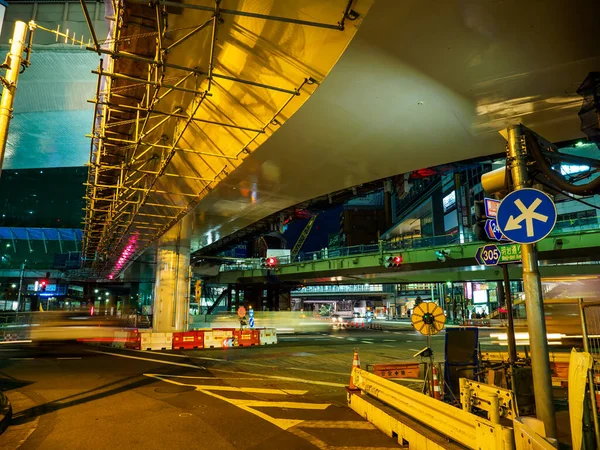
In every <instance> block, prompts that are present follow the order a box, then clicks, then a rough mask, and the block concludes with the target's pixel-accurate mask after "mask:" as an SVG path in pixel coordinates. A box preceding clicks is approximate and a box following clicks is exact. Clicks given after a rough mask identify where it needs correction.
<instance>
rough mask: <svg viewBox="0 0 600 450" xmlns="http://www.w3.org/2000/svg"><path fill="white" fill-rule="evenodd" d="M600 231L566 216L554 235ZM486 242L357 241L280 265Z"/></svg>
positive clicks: (248, 264)
mask: <svg viewBox="0 0 600 450" xmlns="http://www.w3.org/2000/svg"><path fill="white" fill-rule="evenodd" d="M589 232H600V226H599V224H598V222H597V221H591V220H585V221H584V220H581V221H578V220H564V221H560V222H557V223H556V226H555V227H554V230H553V231H552V233H551V234H550V235H551V236H560V235H561V234H567V233H571V234H572V233H589ZM476 242H481V243H482V244H484V243H485V242H483V241H479V240H477V239H476V238H475V236H474V235H472V234H469V233H467V234H464V235H463V236H462V239H461V238H460V237H459V236H458V235H456V234H449V235H442V236H427V237H420V238H406V239H402V240H399V241H379V242H378V243H377V244H365V245H354V246H350V247H340V248H332V249H329V248H324V249H322V250H319V251H316V252H300V253H299V254H298V255H297V256H296V257H295V258H290V257H289V256H279V257H277V265H278V266H281V265H286V264H295V263H300V262H308V261H319V260H324V259H332V258H343V257H347V256H355V255H369V254H375V253H380V252H393V251H405V250H412V249H422V248H432V247H433V248H436V247H443V246H445V245H456V244H467V243H476ZM262 268H263V267H262V266H261V259H260V258H246V259H244V260H243V262H240V263H236V264H224V265H223V266H221V271H222V272H227V271H233V270H256V269H262Z"/></svg>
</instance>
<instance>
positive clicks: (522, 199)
mask: <svg viewBox="0 0 600 450" xmlns="http://www.w3.org/2000/svg"><path fill="white" fill-rule="evenodd" d="M496 220H497V221H498V227H499V228H500V230H501V231H502V233H503V234H504V236H506V237H507V238H508V239H510V240H511V241H514V242H518V243H519V244H533V243H534V242H537V241H540V240H542V239H544V238H545V237H546V236H548V234H550V232H551V231H552V229H553V228H554V225H556V206H555V205H554V202H553V201H552V199H551V198H550V196H549V195H548V194H546V193H545V192H542V191H539V190H537V189H529V188H527V189H519V190H518V191H514V192H511V193H510V194H508V195H507V196H506V197H505V198H504V200H502V203H500V206H499V207H498V217H497V218H496Z"/></svg>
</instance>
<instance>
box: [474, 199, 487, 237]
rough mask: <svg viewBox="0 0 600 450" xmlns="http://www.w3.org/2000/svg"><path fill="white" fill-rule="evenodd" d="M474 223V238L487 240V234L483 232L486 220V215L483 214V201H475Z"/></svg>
mask: <svg viewBox="0 0 600 450" xmlns="http://www.w3.org/2000/svg"><path fill="white" fill-rule="evenodd" d="M474 206H475V224H474V225H473V234H474V235H475V239H477V240H478V241H488V240H489V239H488V237H487V234H486V233H485V225H486V222H487V216H486V215H485V206H484V203H483V201H481V200H476V201H475V205H474Z"/></svg>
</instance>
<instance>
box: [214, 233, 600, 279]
mask: <svg viewBox="0 0 600 450" xmlns="http://www.w3.org/2000/svg"><path fill="white" fill-rule="evenodd" d="M599 237H600V231H598V230H590V231H580V230H564V231H560V232H557V233H553V234H552V235H551V236H550V237H548V238H546V239H544V240H543V241H541V242H539V244H538V249H539V252H540V259H541V264H540V271H541V274H542V276H545V277H559V276H568V275H593V274H597V273H598V268H599V264H600V262H599V261H598V258H597V254H598V250H599V249H600V239H599ZM441 238H445V237H440V240H439V241H438V243H437V245H436V243H435V238H426V239H423V240H422V241H425V242H424V244H426V245H419V244H420V242H419V241H417V242H416V244H417V245H413V246H410V244H409V245H408V246H406V247H402V246H399V245H397V244H394V243H389V244H388V243H385V242H380V244H379V245H374V246H366V247H367V248H363V249H360V248H354V249H347V250H346V251H344V252H343V255H341V256H338V255H336V254H335V253H334V252H333V251H332V252H331V255H330V256H329V257H325V258H324V257H322V256H319V258H318V259H316V258H315V259H313V258H311V257H309V258H307V260H305V261H298V262H289V261H282V262H281V263H280V264H278V265H277V266H276V267H274V268H272V269H264V268H260V264H256V263H255V264H247V263H242V264H241V265H242V269H243V270H239V269H238V270H236V266H235V265H230V266H223V269H222V272H221V273H219V275H218V276H217V277H215V278H213V279H211V280H208V282H211V283H215V284H238V285H241V286H243V285H244V284H248V285H251V284H253V283H273V282H277V283H282V284H286V283H288V284H289V285H292V286H293V285H318V284H357V283H373V284H375V283H377V284H381V283H430V282H448V281H450V282H463V281H480V280H481V281H495V280H502V279H503V275H502V271H501V270H500V267H499V266H480V265H478V264H477V262H476V260H475V254H476V253H477V249H478V248H479V247H481V246H483V245H485V244H486V243H485V242H477V241H473V242H467V243H459V244H450V245H448V244H447V243H444V242H442V239H441ZM369 247H370V248H369ZM441 250H445V251H446V252H447V253H448V257H447V258H446V260H445V261H443V262H441V261H439V259H438V254H437V253H438V252H439V251H441ZM398 255H399V256H401V257H402V265H401V266H400V267H399V268H386V267H385V265H384V261H385V260H386V259H387V258H388V257H394V256H398ZM509 273H510V276H511V279H513V280H514V279H521V278H522V268H521V267H520V265H518V264H511V265H510V266H509Z"/></svg>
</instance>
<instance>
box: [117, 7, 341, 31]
mask: <svg viewBox="0 0 600 450" xmlns="http://www.w3.org/2000/svg"><path fill="white" fill-rule="evenodd" d="M128 1H129V3H140V4H143V5H146V4H148V0H128ZM156 3H158V4H159V5H165V6H174V7H176V8H188V9H198V10H200V11H213V8H211V7H210V6H202V5H194V4H190V3H179V2H173V1H166V0H156ZM219 12H220V13H221V14H229V15H232V16H243V17H251V18H253V19H261V20H273V21H275V22H285V23H293V24H295V25H305V26H309V27H317V28H327V29H330V30H337V31H342V30H343V28H344V27H343V26H342V25H340V24H339V23H338V24H335V25H333V24H329V23H322V22H313V21H310V20H300V19H292V18H289V17H280V16H269V15H266V14H258V13H253V12H250V11H239V10H235V9H220V10H219Z"/></svg>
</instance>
